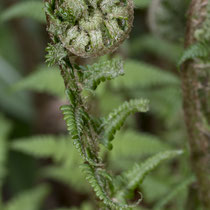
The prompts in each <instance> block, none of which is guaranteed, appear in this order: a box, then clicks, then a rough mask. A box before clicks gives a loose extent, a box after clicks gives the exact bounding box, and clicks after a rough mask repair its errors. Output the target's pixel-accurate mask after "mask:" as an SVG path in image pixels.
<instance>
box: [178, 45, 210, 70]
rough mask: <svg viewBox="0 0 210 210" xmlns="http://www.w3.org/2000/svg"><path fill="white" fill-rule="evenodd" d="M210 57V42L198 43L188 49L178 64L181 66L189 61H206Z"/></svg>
mask: <svg viewBox="0 0 210 210" xmlns="http://www.w3.org/2000/svg"><path fill="white" fill-rule="evenodd" d="M209 55H210V47H209V42H198V43H196V44H194V45H191V46H190V47H189V48H188V49H186V50H185V51H184V53H183V55H182V57H181V59H180V61H179V63H178V65H179V66H180V65H181V64H182V63H184V62H185V61H187V60H189V59H196V58H199V59H202V60H206V59H208V58H209Z"/></svg>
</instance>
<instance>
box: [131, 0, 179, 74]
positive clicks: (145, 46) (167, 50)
mask: <svg viewBox="0 0 210 210" xmlns="http://www.w3.org/2000/svg"><path fill="white" fill-rule="evenodd" d="M140 1H141V0H140ZM147 2H148V1H147ZM130 48H131V49H130V50H131V53H132V54H134V55H138V54H142V55H143V54H145V52H146V53H150V54H153V55H155V56H158V57H160V58H161V59H167V60H168V61H170V62H172V63H174V64H177V61H178V60H179V58H180V55H181V54H182V52H183V47H181V46H180V45H178V44H177V43H176V44H175V43H173V42H169V41H167V40H165V39H161V38H160V37H157V36H155V35H151V34H146V35H144V36H140V37H137V38H136V39H134V40H133V41H132V42H131V46H130ZM167 73H168V72H167Z"/></svg>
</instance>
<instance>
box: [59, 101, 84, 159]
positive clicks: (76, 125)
mask: <svg viewBox="0 0 210 210" xmlns="http://www.w3.org/2000/svg"><path fill="white" fill-rule="evenodd" d="M60 109H61V111H62V113H63V116H64V120H65V121H66V125H67V130H68V131H69V134H70V136H71V138H72V139H73V141H74V142H73V143H74V145H75V147H76V148H77V149H78V151H79V153H80V154H81V156H83V157H84V156H85V151H84V149H83V145H82V139H81V138H82V132H83V131H82V127H83V125H82V122H81V121H82V116H81V115H80V112H79V111H78V109H76V108H74V107H73V106H70V105H65V106H61V108H60Z"/></svg>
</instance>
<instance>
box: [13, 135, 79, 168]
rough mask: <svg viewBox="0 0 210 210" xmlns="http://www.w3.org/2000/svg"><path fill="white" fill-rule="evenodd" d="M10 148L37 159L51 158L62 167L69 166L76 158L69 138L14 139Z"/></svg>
mask: <svg viewBox="0 0 210 210" xmlns="http://www.w3.org/2000/svg"><path fill="white" fill-rule="evenodd" d="M11 148H12V149H14V150H17V151H20V152H23V153H26V154H28V155H33V156H34V157H37V158H52V159H53V160H54V161H55V162H59V163H62V164H63V165H64V166H71V165H72V163H73V162H74V161H75V159H76V160H78V156H77V153H76V151H75V150H74V148H72V142H71V139H69V137H66V136H33V137H27V138H22V139H16V140H15V141H14V142H12V144H11Z"/></svg>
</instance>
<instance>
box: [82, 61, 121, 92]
mask: <svg viewBox="0 0 210 210" xmlns="http://www.w3.org/2000/svg"><path fill="white" fill-rule="evenodd" d="M122 75H124V71H123V61H122V59H120V58H113V59H111V60H107V61H101V62H98V63H95V64H93V65H88V66H87V71H86V72H85V75H84V80H85V81H84V82H85V88H86V89H93V90H95V89H96V88H97V87H98V85H99V84H100V83H101V82H104V81H106V80H111V79H114V78H116V77H118V76H122Z"/></svg>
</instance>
